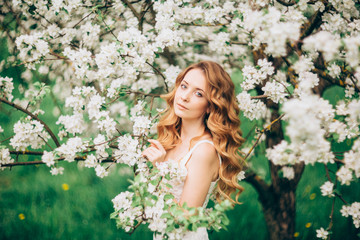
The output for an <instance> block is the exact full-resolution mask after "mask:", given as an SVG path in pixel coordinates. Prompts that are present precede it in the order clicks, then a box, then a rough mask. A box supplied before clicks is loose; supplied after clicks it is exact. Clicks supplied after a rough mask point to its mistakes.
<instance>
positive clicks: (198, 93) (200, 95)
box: [195, 92, 203, 97]
mask: <svg viewBox="0 0 360 240" xmlns="http://www.w3.org/2000/svg"><path fill="white" fill-rule="evenodd" d="M195 95H196V96H198V97H202V96H203V95H202V94H201V92H196V93H195Z"/></svg>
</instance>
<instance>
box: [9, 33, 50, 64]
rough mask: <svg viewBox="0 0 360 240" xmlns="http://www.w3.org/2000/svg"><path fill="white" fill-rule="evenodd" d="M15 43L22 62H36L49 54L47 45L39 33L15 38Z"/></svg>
mask: <svg viewBox="0 0 360 240" xmlns="http://www.w3.org/2000/svg"><path fill="white" fill-rule="evenodd" d="M15 43H16V47H17V49H19V50H20V52H19V58H20V59H21V60H22V61H24V62H34V61H38V60H40V58H41V57H43V56H45V55H46V54H48V53H49V52H50V49H49V44H48V42H47V41H46V40H45V39H44V36H43V33H41V32H35V33H32V34H31V35H21V36H19V37H18V38H16V42H15Z"/></svg>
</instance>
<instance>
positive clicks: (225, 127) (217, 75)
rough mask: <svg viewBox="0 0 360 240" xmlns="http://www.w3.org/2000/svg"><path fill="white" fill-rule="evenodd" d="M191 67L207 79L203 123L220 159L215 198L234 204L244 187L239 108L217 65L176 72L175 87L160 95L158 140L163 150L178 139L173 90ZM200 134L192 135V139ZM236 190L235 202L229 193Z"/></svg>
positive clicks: (208, 63) (203, 64)
mask: <svg viewBox="0 0 360 240" xmlns="http://www.w3.org/2000/svg"><path fill="white" fill-rule="evenodd" d="M191 69H201V70H202V71H203V73H204V75H205V78H206V80H207V89H206V91H205V92H206V98H207V100H208V104H209V110H210V112H209V114H206V116H205V119H204V124H205V128H206V131H207V132H209V133H210V134H211V136H212V140H213V142H214V145H215V149H216V151H217V152H218V153H219V154H220V156H221V158H222V164H221V166H220V169H219V177H220V179H219V181H218V186H217V193H216V199H217V201H221V196H223V197H225V198H227V199H229V200H230V201H231V202H233V203H238V197H239V195H240V193H241V192H242V191H243V187H241V186H240V185H239V184H238V179H237V176H238V173H239V172H240V171H241V170H242V168H243V167H244V164H245V161H244V159H243V157H242V156H241V155H240V152H239V147H240V146H241V144H242V143H243V142H244V139H243V138H242V137H241V136H242V132H241V130H240V119H239V117H238V115H239V107H238V105H237V103H236V100H235V91H234V83H233V82H232V80H231V78H230V76H229V74H228V73H227V72H226V71H225V70H224V69H223V68H222V67H221V66H220V65H219V64H217V63H215V62H212V61H202V62H199V63H195V64H192V65H190V66H189V67H187V68H186V69H185V70H183V71H182V72H181V73H180V74H179V75H178V77H177V78H176V82H175V87H174V89H173V90H172V91H171V92H169V93H168V94H166V95H163V96H162V98H163V99H165V100H166V102H167V104H168V106H167V108H166V110H165V111H164V114H163V115H162V117H161V119H160V121H159V123H158V126H157V130H158V140H159V142H160V143H161V144H162V145H163V147H164V148H165V150H166V151H168V150H170V149H172V148H174V147H175V146H176V144H178V143H180V142H181V138H180V131H181V118H179V117H178V116H176V114H175V112H174V98H175V92H176V89H177V88H178V86H179V85H180V83H181V81H182V80H183V79H184V77H185V75H186V74H187V73H188V72H189V71H190V70H191ZM200 137H201V136H198V137H195V138H193V139H192V140H191V142H193V141H195V140H197V139H199V138H200ZM191 142H190V147H191V145H192V144H191ZM236 190H239V191H238V193H237V194H236V197H235V201H234V200H233V199H232V198H231V194H232V193H233V192H236Z"/></svg>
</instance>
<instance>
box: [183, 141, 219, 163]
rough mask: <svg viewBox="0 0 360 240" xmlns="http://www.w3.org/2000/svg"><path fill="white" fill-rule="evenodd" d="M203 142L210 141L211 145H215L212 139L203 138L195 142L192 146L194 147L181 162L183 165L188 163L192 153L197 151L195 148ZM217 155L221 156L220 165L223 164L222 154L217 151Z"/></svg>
mask: <svg viewBox="0 0 360 240" xmlns="http://www.w3.org/2000/svg"><path fill="white" fill-rule="evenodd" d="M202 143H210V144H211V145H213V146H214V143H213V142H212V141H210V140H201V141H199V142H197V143H196V144H195V146H194V147H192V148H191V149H190V151H189V152H188V153H187V154H186V155H185V157H184V158H183V159H182V160H181V162H180V164H181V165H183V166H185V165H186V163H187V162H188V161H189V159H190V157H191V155H192V153H193V152H194V151H195V149H196V148H197V146H199V145H200V144H202ZM217 155H218V157H219V161H220V166H221V156H220V154H219V153H217Z"/></svg>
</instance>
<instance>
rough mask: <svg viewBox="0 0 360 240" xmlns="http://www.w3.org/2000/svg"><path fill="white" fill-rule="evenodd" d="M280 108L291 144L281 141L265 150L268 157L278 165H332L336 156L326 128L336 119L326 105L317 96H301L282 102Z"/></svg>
mask: <svg viewBox="0 0 360 240" xmlns="http://www.w3.org/2000/svg"><path fill="white" fill-rule="evenodd" d="M282 109H283V111H284V113H285V116H286V120H287V121H288V122H289V125H288V126H287V127H286V134H287V135H288V136H289V138H290V142H291V143H290V144H289V143H288V142H286V141H285V140H283V141H282V142H281V143H280V144H278V145H276V146H275V147H274V148H273V149H267V151H266V155H267V157H268V158H269V159H270V160H271V161H273V163H274V164H277V165H286V164H290V165H293V164H295V163H298V162H304V163H305V164H314V163H315V162H322V163H328V162H330V163H333V162H334V158H335V156H334V154H333V153H332V152H331V149H330V142H329V141H327V140H326V139H325V137H326V134H327V131H326V129H328V126H329V124H330V123H331V121H332V119H333V118H334V116H335V114H334V112H335V110H334V109H333V108H332V106H331V105H330V104H329V102H328V101H326V100H324V99H322V98H320V97H318V96H316V95H302V97H301V98H299V99H296V98H295V99H291V100H289V101H287V102H285V103H284V106H283V108H282Z"/></svg>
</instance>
